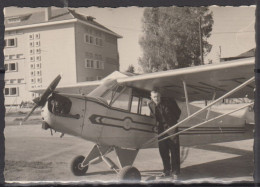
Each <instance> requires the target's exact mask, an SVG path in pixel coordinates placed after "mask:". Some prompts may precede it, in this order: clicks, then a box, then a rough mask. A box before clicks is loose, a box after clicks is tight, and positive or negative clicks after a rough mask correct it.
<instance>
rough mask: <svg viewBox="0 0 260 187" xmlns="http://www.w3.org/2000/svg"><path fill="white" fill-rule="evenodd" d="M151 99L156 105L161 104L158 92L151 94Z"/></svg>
mask: <svg viewBox="0 0 260 187" xmlns="http://www.w3.org/2000/svg"><path fill="white" fill-rule="evenodd" d="M151 99H152V100H153V102H154V103H155V104H156V105H158V104H159V103H160V102H161V95H160V93H158V92H151Z"/></svg>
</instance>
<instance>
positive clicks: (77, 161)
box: [70, 155, 88, 176]
mask: <svg viewBox="0 0 260 187" xmlns="http://www.w3.org/2000/svg"><path fill="white" fill-rule="evenodd" d="M84 159H85V157H84V156H81V155H80V156H77V157H75V158H74V159H73V161H72V162H71V167H70V168H71V171H72V173H73V174H74V175H75V176H83V175H84V174H85V173H86V172H87V170H88V165H87V166H85V167H82V165H81V163H82V162H83V161H84Z"/></svg>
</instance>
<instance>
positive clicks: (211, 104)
mask: <svg viewBox="0 0 260 187" xmlns="http://www.w3.org/2000/svg"><path fill="white" fill-rule="evenodd" d="M254 80H255V77H252V78H250V79H248V80H247V81H245V82H244V83H242V84H241V85H239V86H237V87H236V88H234V89H233V90H231V91H229V92H228V93H226V94H224V95H223V96H221V97H219V98H218V99H216V100H215V101H213V102H212V103H210V104H209V105H207V106H205V107H204V108H202V109H200V110H198V111H197V112H195V113H193V114H191V115H190V116H188V117H187V118H185V119H183V120H182V121H180V122H179V123H177V124H176V125H174V126H172V127H170V128H169V129H167V130H166V131H164V132H162V133H160V134H158V135H157V136H155V137H153V138H152V139H150V140H148V141H147V142H146V143H144V144H143V145H142V146H141V147H145V146H147V145H148V144H150V143H152V142H153V141H155V140H157V139H158V138H160V137H162V136H163V135H165V134H166V133H168V132H170V131H171V130H173V129H175V128H177V127H179V126H180V125H181V124H183V123H184V122H186V121H188V120H190V119H191V118H193V117H195V116H197V115H198V114H200V113H202V112H204V111H205V110H207V109H208V108H210V107H211V106H213V105H214V104H216V103H217V102H219V101H221V100H222V99H225V98H226V97H228V96H230V95H232V94H233V93H235V92H237V91H238V90H241V89H242V88H244V87H245V86H246V85H248V84H250V83H252V82H254ZM206 122H208V121H206Z"/></svg>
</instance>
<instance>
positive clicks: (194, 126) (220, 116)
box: [158, 103, 254, 142]
mask: <svg viewBox="0 0 260 187" xmlns="http://www.w3.org/2000/svg"><path fill="white" fill-rule="evenodd" d="M253 104H254V103H250V104H247V105H245V106H242V107H240V108H237V109H235V110H232V111H230V112H227V113H225V114H222V115H219V116H217V117H215V118H212V119H210V120H208V121H204V122H202V123H199V124H197V125H193V126H192V127H189V128H187V129H184V130H182V131H179V132H177V133H175V134H172V135H169V136H166V137H165V138H162V139H160V140H158V142H161V141H163V140H165V139H168V138H171V137H174V136H177V135H179V134H181V133H183V132H185V131H188V130H191V129H194V128H196V127H199V126H201V125H204V124H206V123H208V122H212V121H214V120H216V119H219V118H222V117H224V116H226V115H229V114H231V113H234V112H237V111H239V110H241V109H243V108H246V107H249V106H251V105H253Z"/></svg>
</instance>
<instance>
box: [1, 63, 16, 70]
mask: <svg viewBox="0 0 260 187" xmlns="http://www.w3.org/2000/svg"><path fill="white" fill-rule="evenodd" d="M4 67H5V71H6V72H9V71H17V69H18V68H17V63H9V64H5V65H4Z"/></svg>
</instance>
